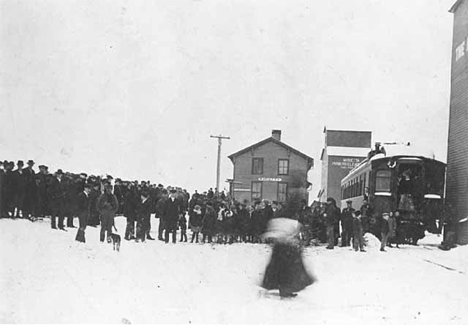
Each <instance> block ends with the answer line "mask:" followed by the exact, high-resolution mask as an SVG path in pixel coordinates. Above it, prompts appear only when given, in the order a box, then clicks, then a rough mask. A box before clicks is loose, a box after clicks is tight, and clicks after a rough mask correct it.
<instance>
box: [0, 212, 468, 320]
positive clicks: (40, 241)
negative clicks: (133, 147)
mask: <svg viewBox="0 0 468 325" xmlns="http://www.w3.org/2000/svg"><path fill="white" fill-rule="evenodd" d="M75 224H77V221H75ZM116 224H117V228H118V229H119V231H120V233H121V234H122V232H123V231H124V229H125V219H124V218H122V217H119V218H116ZM152 227H153V232H152V233H153V237H157V236H156V234H155V232H156V230H157V220H156V219H154V218H152ZM75 235H76V229H70V230H69V231H68V232H62V231H58V230H52V229H50V223H49V220H44V221H38V222H35V223H31V222H29V221H25V220H9V219H2V220H0V258H1V264H0V322H2V323H128V322H131V323H185V324H190V323H192V324H207V323H224V324H232V323H237V324H240V323H242V324H246V323H250V324H258V323H262V324H308V323H313V324H347V325H349V324H468V308H467V305H466V304H467V302H468V246H464V247H458V248H456V249H453V250H451V251H448V252H445V251H441V250H439V249H437V244H439V243H440V241H441V238H440V237H437V236H434V235H431V236H427V237H426V238H424V239H423V240H422V241H421V243H420V245H419V246H402V247H401V248H400V249H396V248H393V249H392V248H389V249H388V252H386V253H384V252H380V251H379V248H378V247H372V245H371V246H370V247H368V251H367V252H366V253H361V252H354V251H353V250H351V249H350V248H336V249H334V250H326V249H325V247H324V246H319V247H310V248H307V249H306V251H305V260H306V264H307V266H308V267H309V268H310V270H311V271H313V272H314V273H315V274H316V276H317V277H318V279H319V281H318V282H316V283H315V284H314V285H312V286H310V287H308V288H307V289H306V290H304V291H302V292H300V293H299V295H298V297H296V298H294V299H290V300H281V299H279V298H278V296H277V293H276V294H274V292H273V294H265V292H264V291H263V290H262V289H261V288H260V287H259V286H258V284H259V283H260V281H261V279H262V273H263V271H264V267H265V265H266V263H267V261H268V259H269V254H270V247H269V246H267V245H259V244H233V245H209V244H204V245H202V244H190V243H180V242H177V244H165V243H163V242H160V241H158V240H156V241H147V242H146V243H135V242H128V241H125V240H123V242H122V247H121V251H120V252H115V251H113V250H112V245H110V244H107V243H106V244H101V243H100V242H99V228H87V230H86V239H87V243H86V244H79V243H77V242H75V241H74V238H75ZM178 239H179V238H178ZM189 239H190V234H189ZM447 268H449V269H447Z"/></svg>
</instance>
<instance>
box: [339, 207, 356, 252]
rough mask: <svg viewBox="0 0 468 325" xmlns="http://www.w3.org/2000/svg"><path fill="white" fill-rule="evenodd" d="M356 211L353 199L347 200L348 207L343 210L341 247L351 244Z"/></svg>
mask: <svg viewBox="0 0 468 325" xmlns="http://www.w3.org/2000/svg"><path fill="white" fill-rule="evenodd" d="M354 211H355V210H354V209H353V201H351V200H348V201H346V208H344V209H343V211H341V247H346V246H351V237H352V236H353V213H354Z"/></svg>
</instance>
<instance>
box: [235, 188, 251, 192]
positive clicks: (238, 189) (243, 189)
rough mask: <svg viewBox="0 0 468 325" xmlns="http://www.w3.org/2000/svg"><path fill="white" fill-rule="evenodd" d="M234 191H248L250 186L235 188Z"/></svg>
mask: <svg viewBox="0 0 468 325" xmlns="http://www.w3.org/2000/svg"><path fill="white" fill-rule="evenodd" d="M234 192H250V188H235V189H234Z"/></svg>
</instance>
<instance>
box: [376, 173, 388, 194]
mask: <svg viewBox="0 0 468 325" xmlns="http://www.w3.org/2000/svg"><path fill="white" fill-rule="evenodd" d="M390 177H391V172H390V171H389V170H379V171H378V172H377V174H376V176H375V191H376V192H390Z"/></svg>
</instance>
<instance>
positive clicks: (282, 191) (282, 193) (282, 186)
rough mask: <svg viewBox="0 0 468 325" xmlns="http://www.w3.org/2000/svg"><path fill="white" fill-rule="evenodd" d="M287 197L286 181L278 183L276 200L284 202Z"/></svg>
mask: <svg viewBox="0 0 468 325" xmlns="http://www.w3.org/2000/svg"><path fill="white" fill-rule="evenodd" d="M287 199H288V183H281V182H279V183H278V202H286V200H287Z"/></svg>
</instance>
